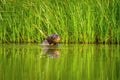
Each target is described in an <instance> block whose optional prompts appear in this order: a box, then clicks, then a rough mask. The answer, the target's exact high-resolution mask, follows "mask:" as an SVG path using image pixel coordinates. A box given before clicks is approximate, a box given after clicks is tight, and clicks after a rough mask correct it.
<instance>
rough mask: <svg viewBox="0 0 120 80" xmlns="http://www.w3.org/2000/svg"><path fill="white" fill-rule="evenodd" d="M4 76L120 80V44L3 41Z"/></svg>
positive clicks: (0, 62)
mask: <svg viewBox="0 0 120 80" xmlns="http://www.w3.org/2000/svg"><path fill="white" fill-rule="evenodd" d="M0 80H120V46H119V45H101V44H99V45H95V44H89V45H88V44H69V45H68V44H61V45H59V46H58V47H44V46H40V45H39V44H1V45H0Z"/></svg>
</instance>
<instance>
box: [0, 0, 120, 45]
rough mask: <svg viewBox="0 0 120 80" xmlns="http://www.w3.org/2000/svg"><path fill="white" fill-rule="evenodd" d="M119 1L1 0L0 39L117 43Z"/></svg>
mask: <svg viewBox="0 0 120 80" xmlns="http://www.w3.org/2000/svg"><path fill="white" fill-rule="evenodd" d="M119 4H120V0H22V1H21V0H1V1H0V42H1V43H4V42H8V43H9V42H13V43H14V42H17V43H21V42H42V40H44V38H45V37H46V36H48V35H50V34H53V33H56V34H59V35H60V36H61V38H62V42H64V43H71V42H72V43H118V44H119V43H120V5H119Z"/></svg>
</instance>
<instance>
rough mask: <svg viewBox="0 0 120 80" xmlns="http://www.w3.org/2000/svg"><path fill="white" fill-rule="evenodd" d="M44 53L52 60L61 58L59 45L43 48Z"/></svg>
mask: <svg viewBox="0 0 120 80" xmlns="http://www.w3.org/2000/svg"><path fill="white" fill-rule="evenodd" d="M42 51H43V52H44V53H45V54H46V55H48V56H49V57H50V58H59V57H60V49H59V47H58V45H56V46H45V45H44V46H42Z"/></svg>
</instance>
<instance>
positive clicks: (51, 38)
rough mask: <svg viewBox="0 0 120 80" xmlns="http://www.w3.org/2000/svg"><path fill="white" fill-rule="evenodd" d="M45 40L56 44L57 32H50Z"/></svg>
mask: <svg viewBox="0 0 120 80" xmlns="http://www.w3.org/2000/svg"><path fill="white" fill-rule="evenodd" d="M46 40H47V41H48V43H49V44H50V45H56V44H57V43H59V42H60V37H59V35H57V34H52V35H51V36H48V37H47V38H46Z"/></svg>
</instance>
